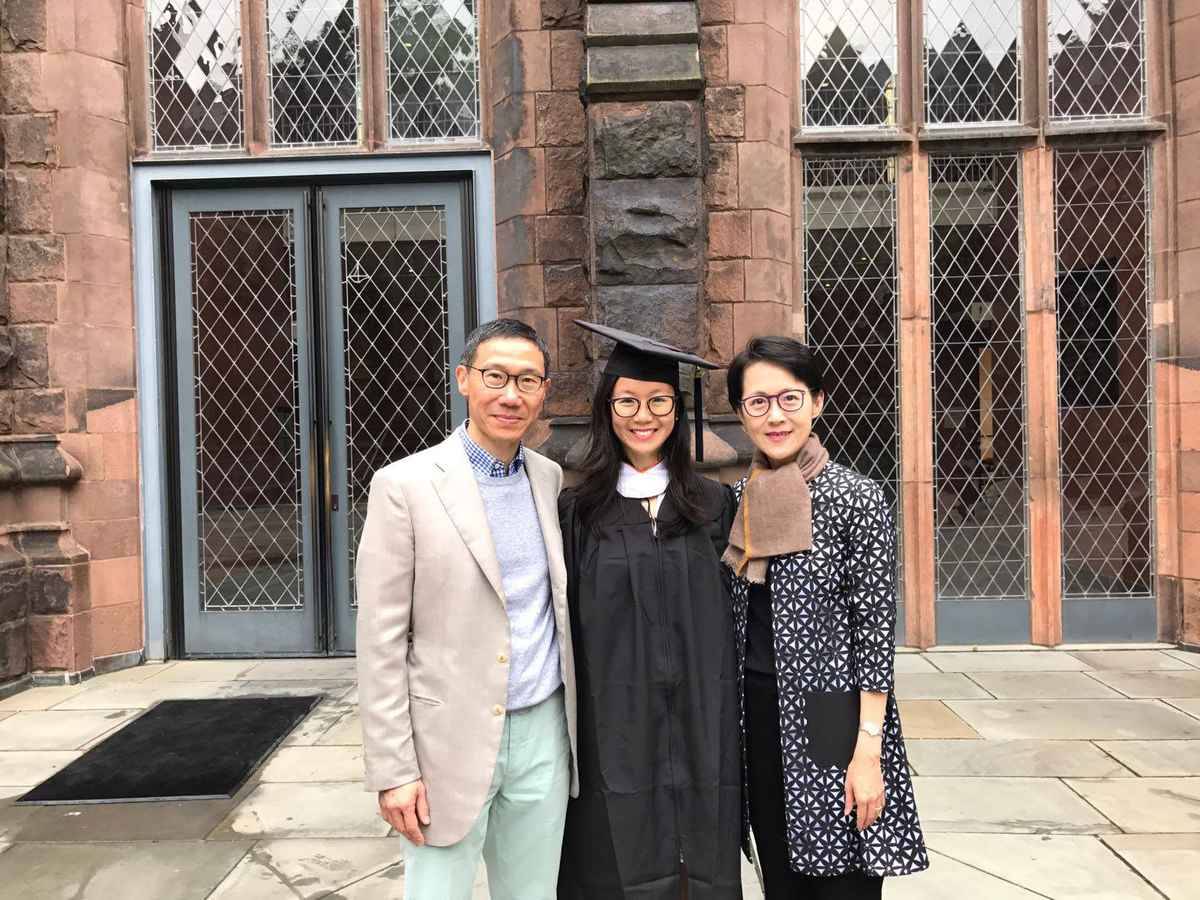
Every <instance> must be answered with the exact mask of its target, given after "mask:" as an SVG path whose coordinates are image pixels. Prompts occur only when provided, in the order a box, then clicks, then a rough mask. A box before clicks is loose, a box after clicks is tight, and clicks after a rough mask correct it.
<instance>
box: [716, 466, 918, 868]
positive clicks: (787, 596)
mask: <svg viewBox="0 0 1200 900" xmlns="http://www.w3.org/2000/svg"><path fill="white" fill-rule="evenodd" d="M744 487H745V480H744V479H743V480H742V481H740V482H738V484H736V485H735V486H734V492H735V494H736V496H737V499H738V500H739V502H740V500H741V496H742V490H743V488H744ZM809 488H810V490H811V493H812V510H813V545H812V548H811V549H810V550H807V551H804V552H802V553H793V554H788V555H786V556H778V557H773V558H772V559H771V560H770V563H769V566H768V577H767V581H768V584H769V586H770V594H771V608H772V613H773V623H772V624H773V631H774V645H775V671H776V684H777V687H778V691H779V728H780V735H781V745H782V746H781V750H782V755H783V760H782V761H783V783H784V792H785V794H786V797H785V821H786V826H787V843H788V851H789V858H790V862H791V868H792V869H793V870H794V871H796V872H799V873H801V874H805V875H819V876H832V875H840V874H844V873H847V872H863V873H866V874H870V875H877V876H888V875H907V874H911V873H913V872H919V871H921V870H922V869H926V868H928V866H929V859H928V855H927V854H926V851H925V841H924V838H923V837H922V834H921V825H920V822H919V821H918V819H917V807H916V802H915V799H914V797H913V787H912V780H911V778H910V777H909V774H908V760H907V756H906V754H905V751H904V739H903V735H902V733H901V730H900V715H899V711H898V709H897V707H896V698H895V694H894V692H893V690H892V687H893V676H892V670H893V662H894V658H895V619H896V591H895V553H896V551H895V545H896V535H895V527H894V525H893V522H892V514H891V509H890V504H889V503H888V501H887V498H886V497H885V495H884V493H883V491H882V489H881V488H880V487H879V485H877V484H876V483H875V482H873V481H871V480H870V479H868V478H865V477H863V476H861V475H858V474H857V473H855V472H853V471H851V470H850V469H847V468H846V467H845V466H841V465H838V464H836V463H829V464H827V465H826V466H825V468H824V469H823V470H822V471H821V473H820V474H819V475H818V476H817V477H816V478H815V479H813V481H812V482H811V483H810V485H809ZM731 581H732V599H733V609H734V626H735V629H736V632H737V649H738V663H739V670H740V671H741V673H742V677H741V679H740V680H739V695H740V696H741V698H742V701H741V702H742V707H741V708H742V735H743V746H745V737H746V718H745V699H744V697H745V695H744V678H745V663H746V620H747V610H748V603H749V599H750V584H749V582H747V581H745V580H743V579H741V578H736V577H735V578H732V579H731ZM859 691H871V692H878V693H887V694H888V701H887V715H886V718H885V721H884V724H883V754H882V763H883V777H884V790H885V806H884V810H883V813H882V815H881V816H880V818H879V820H878V821H877V822H876V823H875V824H874V825H872V826H871V827H870V828H868V829H866V830H865V831H863V832H861V833H860V832H859V831H858V830H857V829H856V828H855V826H854V818H853V815H850V816H846V815H845V814H844V809H845V796H846V795H845V790H846V788H845V783H846V765H847V764H848V762H849V758H850V755H851V754H852V751H853V746H854V742H855V740H856V738H857V729H858V713H857V709H858V694H859ZM744 762H745V754H744V752H743V763H744ZM743 796H747V792H746V791H743ZM743 813H744V815H743V831H744V835H745V836H748V835H749V827H750V826H749V809H748V807H747V808H746V809H745V810H744V811H743Z"/></svg>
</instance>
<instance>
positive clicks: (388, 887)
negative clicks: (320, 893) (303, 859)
mask: <svg viewBox="0 0 1200 900" xmlns="http://www.w3.org/2000/svg"><path fill="white" fill-rule="evenodd" d="M403 896H404V866H403V865H401V864H397V865H394V866H391V867H389V868H387V869H384V870H383V871H382V872H378V873H377V874H375V875H369V876H367V877H366V878H364V879H363V880H362V881H356V882H355V883H354V884H351V885H347V886H346V887H344V888H342V890H340V891H338V900H399V898H400V897H403ZM489 896H490V895H489V894H488V890H487V884H486V882H485V881H484V880H483V878H482V875H481V876H479V877H478V878H477V879H476V882H475V889H474V891H472V893H471V898H472V900H489Z"/></svg>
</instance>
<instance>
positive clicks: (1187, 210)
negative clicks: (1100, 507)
mask: <svg viewBox="0 0 1200 900" xmlns="http://www.w3.org/2000/svg"><path fill="white" fill-rule="evenodd" d="M1175 15H1176V16H1177V19H1176V21H1174V22H1173V23H1171V36H1172V50H1173V54H1172V55H1173V58H1174V60H1175V70H1174V84H1173V85H1172V99H1173V101H1174V108H1175V137H1174V141H1175V166H1176V172H1175V191H1174V195H1175V209H1174V214H1175V234H1176V235H1177V245H1178V246H1177V252H1176V254H1175V259H1174V272H1173V273H1172V272H1171V261H1170V259H1169V258H1168V259H1167V260H1165V265H1166V268H1167V270H1168V271H1167V274H1168V277H1167V278H1166V279H1163V281H1165V282H1166V286H1167V289H1168V290H1167V292H1166V294H1165V296H1164V297H1163V298H1162V299H1163V300H1164V301H1165V303H1164V305H1165V306H1166V307H1167V309H1168V310H1169V311H1170V313H1172V314H1170V315H1168V316H1156V325H1157V320H1158V319H1159V318H1168V319H1169V320H1170V321H1171V322H1172V323H1173V326H1174V328H1173V332H1174V339H1173V340H1168V341H1167V342H1166V343H1167V348H1159V350H1160V354H1161V351H1162V349H1169V350H1170V351H1171V352H1170V354H1169V355H1168V354H1163V355H1167V358H1166V359H1165V360H1163V361H1162V362H1160V363H1159V365H1158V372H1157V389H1158V393H1159V397H1158V401H1159V402H1158V406H1159V417H1158V418H1159V432H1160V436H1159V440H1158V446H1159V449H1158V457H1159V458H1158V465H1157V473H1158V479H1157V480H1158V489H1157V495H1158V496H1157V502H1158V508H1157V512H1158V520H1159V521H1158V525H1159V528H1158V535H1159V544H1160V550H1159V559H1160V564H1159V572H1160V574H1159V583H1160V585H1161V590H1160V598H1159V623H1160V627H1159V630H1160V632H1161V633H1162V634H1163V637H1165V638H1166V639H1168V640H1170V639H1173V638H1175V637H1176V635H1177V639H1178V640H1180V641H1182V642H1183V643H1185V644H1188V645H1190V646H1194V647H1200V564H1198V562H1197V561H1198V560H1200V314H1198V313H1197V309H1198V308H1200V65H1198V64H1197V62H1196V60H1197V57H1196V54H1195V53H1194V52H1193V51H1185V50H1184V48H1185V47H1192V46H1194V45H1195V43H1196V41H1197V40H1200V4H1195V3H1178V4H1175ZM1172 274H1173V277H1171V275H1172ZM1172 288H1173V290H1172ZM1160 290H1161V288H1160ZM1156 299H1158V298H1156ZM1172 301H1173V302H1172ZM1160 358H1161V356H1160ZM1164 426H1165V427H1164ZM1164 431H1165V432H1166V435H1165V439H1164V436H1163V434H1162V432H1164ZM1176 503H1177V504H1178V505H1176Z"/></svg>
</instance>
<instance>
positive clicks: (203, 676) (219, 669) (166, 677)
mask: <svg viewBox="0 0 1200 900" xmlns="http://www.w3.org/2000/svg"><path fill="white" fill-rule="evenodd" d="M259 662H260V660H257V659H185V660H180V661H179V662H177V663H175V664H174V665H173V666H170V667H169V668H167V669H166V671H164V672H162V673H161V674H157V675H155V676H154V681H155V683H156V684H161V683H165V682H169V681H230V680H232V679H234V678H241V677H242V676H243V675H245V674H246V673H247V672H249V671H250V670H251V669H253V668H254V667H255V666H257V665H258V664H259Z"/></svg>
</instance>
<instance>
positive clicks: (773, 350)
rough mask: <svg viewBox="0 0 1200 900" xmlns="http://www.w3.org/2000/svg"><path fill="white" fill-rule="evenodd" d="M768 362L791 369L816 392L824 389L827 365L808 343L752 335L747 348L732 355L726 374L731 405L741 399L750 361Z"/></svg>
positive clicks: (777, 337) (771, 336)
mask: <svg viewBox="0 0 1200 900" xmlns="http://www.w3.org/2000/svg"><path fill="white" fill-rule="evenodd" d="M756 362H765V363H770V364H771V365H773V366H779V368H781V369H786V370H787V371H789V372H791V373H792V375H794V376H795V377H796V378H797V379H798V380H800V381H802V382H804V385H805V386H806V387H807V388H808V389H809V390H810V391H812V392H813V393H814V394H819V393H821V392H822V391H824V390H825V367H824V366H822V365H821V361H820V360H819V359H817V354H816V353H814V352H813V349H812V347H810V346H808V344H802V343H800V342H799V341H798V340H796V339H795V338H790V337H783V336H782V335H768V336H766V337H756V338H751V339H750V343H748V344H747V345H746V349H745V350H743V351H742V352H741V353H739V354H738V355H737V356H735V357H734V358H733V362H732V363H730V364H729V373H728V375H727V376H726V379H725V381H726V387H727V389H728V391H729V405H730V406H732V407H733V408H734V409H737V408H738V406H739V405H741V402H742V381H743V379H744V378H745V377H746V367H747V366H748V365H750V364H751V363H756Z"/></svg>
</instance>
